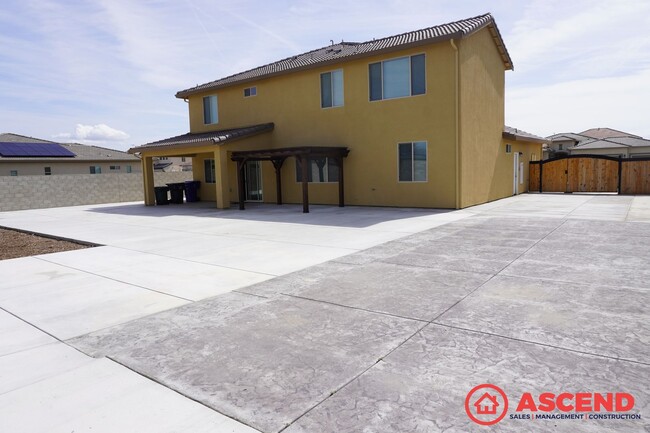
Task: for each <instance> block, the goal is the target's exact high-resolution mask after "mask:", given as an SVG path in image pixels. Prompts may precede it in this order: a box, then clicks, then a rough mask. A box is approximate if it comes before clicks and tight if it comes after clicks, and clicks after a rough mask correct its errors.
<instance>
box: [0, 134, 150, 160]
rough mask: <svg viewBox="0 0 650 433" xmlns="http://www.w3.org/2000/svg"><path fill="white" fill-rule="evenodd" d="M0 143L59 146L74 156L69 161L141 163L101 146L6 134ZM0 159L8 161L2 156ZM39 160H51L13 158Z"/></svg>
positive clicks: (120, 152) (37, 157)
mask: <svg viewBox="0 0 650 433" xmlns="http://www.w3.org/2000/svg"><path fill="white" fill-rule="evenodd" d="M0 142H3V143H25V144H26V145H27V144H29V143H37V144H57V145H59V146H61V147H63V148H65V149H67V150H68V151H70V152H72V153H73V154H74V157H73V158H66V160H68V161H101V160H107V161H139V159H138V158H137V157H135V156H133V155H130V154H128V153H127V152H123V151H120V150H115V149H107V148H104V147H99V146H89V145H86V144H79V143H57V142H54V141H49V140H43V139H40V138H34V137H28V136H25V135H19V134H13V133H4V134H0ZM0 159H8V158H3V157H2V156H0ZM37 159H51V157H48V156H32V157H27V156H24V157H11V160H12V161H20V160H23V161H34V160H37Z"/></svg>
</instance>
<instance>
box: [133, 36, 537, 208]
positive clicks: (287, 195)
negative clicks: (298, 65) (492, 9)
mask: <svg viewBox="0 0 650 433" xmlns="http://www.w3.org/2000/svg"><path fill="white" fill-rule="evenodd" d="M455 42H456V46H457V48H458V49H457V50H456V49H454V46H453V45H452V44H451V43H450V42H449V41H446V42H441V43H437V44H433V45H428V46H423V47H416V48H410V49H406V50H400V51H395V52H393V53H384V54H381V55H375V56H372V57H366V58H362V59H355V60H350V61H347V62H343V63H340V64H335V65H329V66H326V67H321V68H316V69H310V70H305V71H296V72H293V73H290V74H285V75H279V76H275V77H269V78H265V79H260V80H257V81H252V82H248V83H245V84H238V85H233V86H231V87H227V88H222V89H217V90H212V91H206V92H203V93H198V94H195V95H192V96H190V97H189V98H188V110H189V116H190V131H191V132H192V133H201V132H207V131H212V130H223V129H228V128H236V127H242V126H249V125H254V124H260V123H267V122H273V123H274V124H275V128H274V130H273V131H272V132H270V133H264V134H260V135H258V136H255V137H251V138H248V139H242V140H237V141H234V142H228V143H226V144H224V145H218V146H217V145H203V146H197V147H195V148H184V149H182V150H179V149H170V150H158V151H146V150H144V151H143V154H145V155H149V156H154V155H155V156H166V155H176V156H180V155H184V156H192V157H195V158H194V160H193V169H194V178H195V179H197V180H201V181H203V180H204V173H203V161H204V159H205V158H210V157H215V155H216V156H217V157H219V158H221V159H222V161H224V162H223V163H222V165H221V166H220V167H217V178H218V179H219V178H220V176H221V174H220V173H222V174H223V177H221V179H222V180H223V185H221V192H220V189H219V188H220V185H215V186H214V188H212V186H208V185H204V184H203V183H202V186H201V198H202V199H203V200H219V197H222V198H221V201H224V200H228V199H229V200H230V201H232V202H236V201H237V200H238V196H237V177H236V164H235V163H234V162H232V161H230V160H229V159H230V155H231V152H232V151H238V150H252V149H262V148H280V147H293V146H346V147H348V148H349V149H350V154H349V156H348V157H347V158H345V160H344V170H345V171H344V173H345V202H346V203H347V204H354V205H377V206H413V207H438V208H454V207H457V206H459V207H466V206H471V205H473V204H478V203H483V202H486V201H490V200H494V199H497V198H501V197H506V196H509V195H511V194H512V175H513V174H512V170H513V167H512V161H511V157H509V156H506V155H505V151H504V149H503V147H504V143H503V142H502V131H503V125H504V106H503V105H504V72H505V70H504V65H503V61H502V58H501V56H500V55H499V53H498V51H497V49H496V46H495V44H494V41H493V40H492V37H491V35H490V33H489V31H488V30H487V29H483V30H480V31H478V32H477V33H475V34H473V35H471V36H469V37H468V38H465V39H462V40H460V41H455ZM421 53H424V54H425V55H426V94H425V95H418V96H411V97H404V98H396V99H389V100H382V101H374V102H371V101H369V91H368V65H369V64H370V63H374V62H378V61H382V60H389V59H393V58H399V57H404V56H409V55H416V54H421ZM339 69H341V70H343V81H344V106H342V107H333V108H325V109H323V108H321V106H320V74H321V73H323V72H328V71H334V70H339ZM251 86H256V87H257V95H256V96H253V97H244V88H247V87H251ZM457 89H458V90H457ZM209 95H216V96H217V97H218V117H219V122H218V123H217V124H213V125H204V124H203V97H204V96H209ZM457 119H458V120H459V124H458V125H457V123H456V121H457ZM457 126H458V127H457ZM412 141H425V142H427V173H428V175H427V181H426V182H399V181H398V143H403V142H412ZM457 143H458V145H459V147H460V157H459V160H458V164H459V166H460V167H461V170H460V175H459V176H458V179H457V172H456V167H457V154H456V150H457ZM524 147H526V149H527V148H528V147H530V145H524ZM215 151H216V152H217V153H215ZM220 152H221V153H220ZM522 152H527V150H522ZM539 154H540V155H541V150H540V151H539ZM508 164H509V165H508ZM224 171H227V173H223V172H224ZM526 171H527V170H526ZM262 177H263V195H264V201H265V202H270V203H272V202H275V201H276V187H275V171H274V168H273V166H272V164H271V163H270V162H262ZM457 180H458V181H459V182H460V189H459V190H458V191H457V190H456V185H457ZM282 192H283V200H284V202H285V203H299V202H300V201H301V198H302V195H301V185H300V184H299V183H297V182H296V168H295V160H294V159H293V158H288V159H287V160H286V161H285V163H284V166H283V168H282ZM457 192H458V194H457ZM220 194H221V196H220ZM226 196H228V197H226ZM309 198H310V202H311V203H324V204H337V203H338V184H337V183H311V184H310V186H309Z"/></svg>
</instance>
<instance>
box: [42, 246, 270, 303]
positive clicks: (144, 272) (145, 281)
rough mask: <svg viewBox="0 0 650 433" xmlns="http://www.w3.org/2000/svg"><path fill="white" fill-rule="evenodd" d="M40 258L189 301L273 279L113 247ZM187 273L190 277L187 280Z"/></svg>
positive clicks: (236, 270)
mask: <svg viewBox="0 0 650 433" xmlns="http://www.w3.org/2000/svg"><path fill="white" fill-rule="evenodd" d="M40 258H41V259H42V260H44V261H47V262H50V263H56V264H59V265H63V266H65V267H68V268H71V269H77V270H81V271H83V272H87V273H91V274H94V275H99V276H102V277H105V278H108V279H111V280H114V281H120V282H124V283H128V284H131V285H133V286H138V287H141V288H146V289H149V290H152V291H155V292H160V293H164V294H167V295H171V296H175V297H178V298H181V299H184V300H189V301H196V300H199V299H204V298H208V297H210V296H216V295H219V294H221V293H227V292H230V291H232V290H234V289H237V288H240V287H246V286H249V285H251V284H255V283H258V282H260V281H264V280H267V279H269V278H272V276H271V275H267V274H262V273H259V272H248V271H241V270H238V269H231V268H227V267H223V266H213V265H207V264H203V263H197V262H194V261H189V260H179V259H175V258H171V257H166V256H160V255H157V254H149V253H142V252H139V251H131V250H125V249H122V248H115V247H98V248H91V249H88V250H77V251H70V252H69V254H65V253H60V254H48V255H47V256H41V257H40ZM188 275H191V276H192V278H191V280H190V281H188Z"/></svg>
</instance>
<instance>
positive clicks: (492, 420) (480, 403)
mask: <svg viewBox="0 0 650 433" xmlns="http://www.w3.org/2000/svg"><path fill="white" fill-rule="evenodd" d="M465 412H467V416H468V417H469V418H470V419H471V420H472V421H474V422H475V423H476V424H479V425H492V424H496V423H498V422H499V421H501V420H502V419H503V418H504V417H505V416H506V413H507V412H508V397H507V396H506V393H505V392H503V390H502V389H501V388H499V387H498V386H496V385H492V384H490V383H484V384H482V385H478V386H475V387H474V388H472V390H471V391H470V392H468V393H467V397H466V398H465Z"/></svg>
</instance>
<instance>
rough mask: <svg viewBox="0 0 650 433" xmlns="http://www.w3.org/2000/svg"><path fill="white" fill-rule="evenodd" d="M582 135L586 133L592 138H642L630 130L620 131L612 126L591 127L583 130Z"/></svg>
mask: <svg viewBox="0 0 650 433" xmlns="http://www.w3.org/2000/svg"><path fill="white" fill-rule="evenodd" d="M580 135H585V136H587V137H591V138H612V137H634V138H641V137H639V136H638V135H634V134H630V133H628V132H623V131H619V130H617V129H612V128H591V129H587V130H586V131H582V132H581V133H580Z"/></svg>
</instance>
